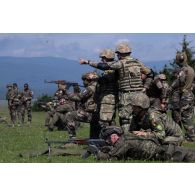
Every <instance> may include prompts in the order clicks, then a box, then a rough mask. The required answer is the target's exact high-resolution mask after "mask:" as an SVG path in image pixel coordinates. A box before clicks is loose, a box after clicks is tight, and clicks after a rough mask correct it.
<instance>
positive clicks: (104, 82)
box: [97, 49, 118, 126]
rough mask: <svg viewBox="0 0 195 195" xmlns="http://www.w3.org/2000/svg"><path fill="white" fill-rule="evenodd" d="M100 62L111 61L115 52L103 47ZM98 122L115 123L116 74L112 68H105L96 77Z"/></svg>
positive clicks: (103, 123)
mask: <svg viewBox="0 0 195 195" xmlns="http://www.w3.org/2000/svg"><path fill="white" fill-rule="evenodd" d="M99 57H100V58H101V62H113V61H114V58H115V53H114V52H113V51H112V50H111V49H105V50H103V51H102V52H101V53H100V56H99ZM97 93H98V95H99V97H98V102H97V103H98V110H99V115H100V116H99V120H100V121H99V123H100V125H101V126H110V125H115V114H116V105H117V97H118V86H117V75H116V72H115V71H114V70H105V71H104V73H103V74H102V76H101V77H100V78H99V79H98V87H97Z"/></svg>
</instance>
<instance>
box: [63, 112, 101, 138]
mask: <svg viewBox="0 0 195 195" xmlns="http://www.w3.org/2000/svg"><path fill="white" fill-rule="evenodd" d="M77 121H79V122H84V123H90V138H93V139H96V138H99V133H100V125H99V115H98V114H97V113H89V112H86V111H85V110H82V109H79V110H77V111H73V112H69V113H68V114H67V117H66V124H67V126H68V129H69V135H70V136H76V131H75V130H76V122H77Z"/></svg>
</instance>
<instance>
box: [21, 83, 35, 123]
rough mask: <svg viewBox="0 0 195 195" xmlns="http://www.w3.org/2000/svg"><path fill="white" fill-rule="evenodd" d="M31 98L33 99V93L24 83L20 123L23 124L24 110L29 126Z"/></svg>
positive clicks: (30, 120)
mask: <svg viewBox="0 0 195 195" xmlns="http://www.w3.org/2000/svg"><path fill="white" fill-rule="evenodd" d="M32 98H33V92H32V91H31V90H30V89H29V85H28V83H25V84H24V91H23V97H22V106H21V112H22V123H24V118H25V110H26V111H27V116H28V123H29V124H30V123H31V122H32V105H31V102H32Z"/></svg>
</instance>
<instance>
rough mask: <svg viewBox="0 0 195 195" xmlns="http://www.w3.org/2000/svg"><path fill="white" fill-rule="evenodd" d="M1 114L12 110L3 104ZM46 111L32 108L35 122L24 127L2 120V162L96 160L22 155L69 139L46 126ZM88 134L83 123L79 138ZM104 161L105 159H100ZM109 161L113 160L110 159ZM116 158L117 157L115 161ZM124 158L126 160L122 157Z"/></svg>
mask: <svg viewBox="0 0 195 195" xmlns="http://www.w3.org/2000/svg"><path fill="white" fill-rule="evenodd" d="M0 116H3V117H5V116H6V117H7V118H8V120H9V114H8V110H7V108H1V110H0ZM44 120H45V113H44V112H33V122H32V124H31V126H28V125H27V124H25V125H24V126H23V127H14V128H13V127H8V126H7V125H6V124H0V162H1V163H21V162H25V163H48V162H52V163H64V162H67V163H70V162H71V163H93V162H97V161H96V160H95V159H94V158H93V156H92V157H90V158H88V159H86V160H83V159H82V158H81V157H80V156H65V157H63V156H52V157H51V158H48V156H39V157H33V158H29V157H20V156H19V154H20V153H31V152H33V153H36V152H40V151H43V150H45V149H47V144H46V143H45V141H44V140H45V138H46V137H47V138H48V139H49V140H68V133H67V132H66V131H57V130H55V131H53V132H48V131H47V129H46V128H45V127H44ZM88 136H89V125H87V124H84V125H82V127H81V128H80V129H79V130H78V131H77V137H78V138H87V137H88ZM184 145H185V147H189V148H194V149H195V143H187V144H184ZM84 149H85V147H83V146H75V147H73V148H72V150H74V151H79V152H80V153H82V152H84ZM101 162H105V161H101ZM107 162H110V161H107ZM115 162H116V161H115ZM120 162H122V163H123V162H124V161H120ZM125 162H143V161H125Z"/></svg>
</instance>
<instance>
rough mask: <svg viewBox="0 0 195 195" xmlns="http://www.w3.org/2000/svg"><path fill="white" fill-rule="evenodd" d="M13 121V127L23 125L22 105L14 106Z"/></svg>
mask: <svg viewBox="0 0 195 195" xmlns="http://www.w3.org/2000/svg"><path fill="white" fill-rule="evenodd" d="M11 120H12V123H13V125H16V124H17V123H18V125H21V124H22V111H21V105H19V104H13V105H12V108H11Z"/></svg>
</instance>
